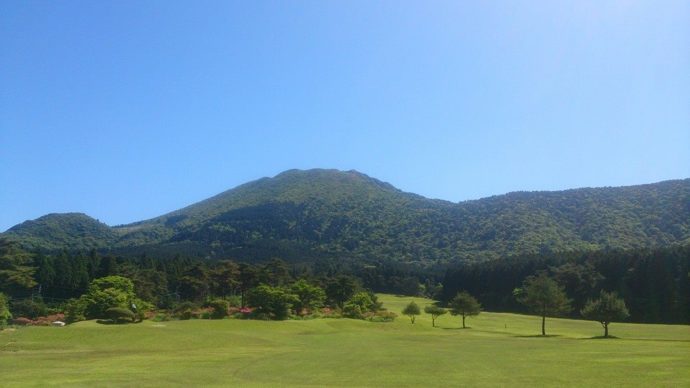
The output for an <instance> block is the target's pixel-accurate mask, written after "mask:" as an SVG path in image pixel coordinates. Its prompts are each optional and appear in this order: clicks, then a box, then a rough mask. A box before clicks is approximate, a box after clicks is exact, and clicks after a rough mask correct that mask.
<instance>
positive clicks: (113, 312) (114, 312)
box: [105, 307, 136, 323]
mask: <svg viewBox="0 0 690 388" xmlns="http://www.w3.org/2000/svg"><path fill="white" fill-rule="evenodd" d="M105 316H106V317H107V318H108V319H110V320H111V321H113V322H115V323H126V322H135V318H136V315H135V314H134V312H133V311H132V310H129V309H126V308H122V307H111V308H109V309H107V310H105Z"/></svg>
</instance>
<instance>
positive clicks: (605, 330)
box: [604, 322, 609, 338]
mask: <svg viewBox="0 0 690 388" xmlns="http://www.w3.org/2000/svg"><path fill="white" fill-rule="evenodd" d="M604 338H609V323H608V322H606V323H604Z"/></svg>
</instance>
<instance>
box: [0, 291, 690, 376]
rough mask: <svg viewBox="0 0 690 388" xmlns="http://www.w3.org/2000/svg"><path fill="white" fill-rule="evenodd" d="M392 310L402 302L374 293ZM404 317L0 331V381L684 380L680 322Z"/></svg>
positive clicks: (686, 334)
mask: <svg viewBox="0 0 690 388" xmlns="http://www.w3.org/2000/svg"><path fill="white" fill-rule="evenodd" d="M380 299H381V300H382V301H383V302H384V306H385V307H387V308H389V309H390V310H392V311H396V312H399V311H400V310H402V307H403V306H404V305H405V304H406V303H408V302H409V301H410V300H413V299H414V300H415V301H416V302H417V303H418V304H419V305H420V306H421V307H422V308H423V306H424V305H425V304H427V303H430V301H429V300H425V299H422V298H411V297H402V298H401V297H394V296H388V295H382V296H381V298H380ZM467 323H468V325H469V326H471V328H469V329H460V328H459V326H460V319H459V318H458V317H452V316H448V315H446V316H442V317H441V318H439V319H438V320H437V326H438V327H436V328H432V327H431V319H430V318H429V317H428V316H426V315H424V314H423V315H422V316H420V317H419V318H418V319H417V322H416V323H415V324H414V325H412V324H410V322H409V320H408V319H406V317H404V316H400V317H398V319H397V320H396V321H395V322H394V323H371V322H364V321H356V320H349V319H315V320H307V321H296V320H295V321H283V322H263V321H243V320H227V319H226V320H218V321H212V320H192V321H171V322H160V323H156V322H151V321H146V322H143V323H140V324H132V325H124V326H111V325H99V324H97V323H95V322H81V323H77V324H74V325H70V326H67V327H64V328H53V327H28V328H21V329H17V330H4V331H2V332H0V386H17V387H19V386H21V387H25V386H31V385H34V386H45V385H50V384H55V385H67V384H70V385H79V386H83V385H97V386H109V385H126V386H135V385H136V386H138V385H147V386H167V385H173V384H177V385H195V386H208V385H239V386H247V385H258V386H267V385H268V386H286V385H294V386H390V385H397V386H400V385H403V386H406V385H407V386H421V385H424V386H431V385H434V386H443V385H469V386H496V385H501V386H535V385H538V386H544V385H551V386H566V385H568V386H607V387H609V386H668V387H680V386H690V326H672V325H637V324H621V323H614V324H612V325H611V327H610V329H611V334H612V335H615V336H617V337H619V338H617V339H598V338H593V337H597V336H600V335H601V334H602V330H601V327H600V326H599V324H598V323H595V322H588V321H573V320H563V319H549V320H547V333H548V334H551V335H553V336H550V337H546V338H543V337H539V336H536V334H539V331H540V319H539V318H538V317H532V316H524V315H515V314H500V313H482V314H481V315H479V316H478V317H473V318H469V319H468V321H467Z"/></svg>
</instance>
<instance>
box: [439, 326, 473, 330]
mask: <svg viewBox="0 0 690 388" xmlns="http://www.w3.org/2000/svg"><path fill="white" fill-rule="evenodd" d="M441 329H443V330H469V329H471V327H470V326H467V327H442V328H441Z"/></svg>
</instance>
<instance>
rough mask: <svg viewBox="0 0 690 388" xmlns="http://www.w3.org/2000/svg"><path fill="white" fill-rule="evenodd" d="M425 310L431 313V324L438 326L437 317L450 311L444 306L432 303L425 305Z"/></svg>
mask: <svg viewBox="0 0 690 388" xmlns="http://www.w3.org/2000/svg"><path fill="white" fill-rule="evenodd" d="M424 312H425V313H427V314H430V315H431V326H432V327H436V318H438V317H440V316H441V315H443V314H445V313H447V312H448V311H446V309H444V308H443V307H438V306H434V305H431V306H426V307H424Z"/></svg>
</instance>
